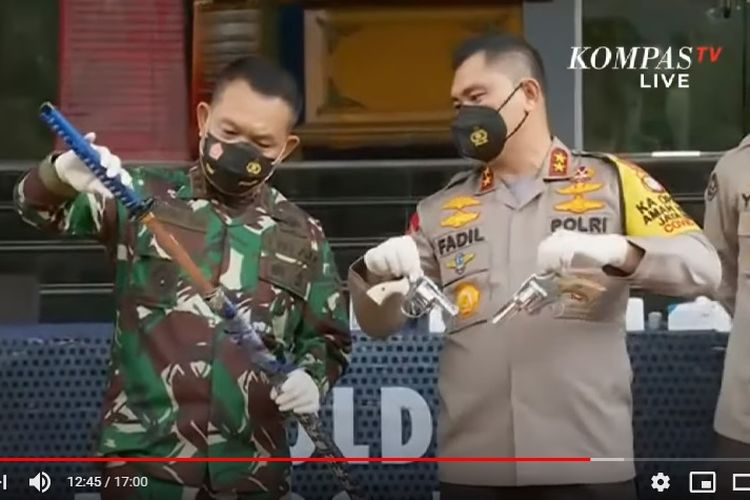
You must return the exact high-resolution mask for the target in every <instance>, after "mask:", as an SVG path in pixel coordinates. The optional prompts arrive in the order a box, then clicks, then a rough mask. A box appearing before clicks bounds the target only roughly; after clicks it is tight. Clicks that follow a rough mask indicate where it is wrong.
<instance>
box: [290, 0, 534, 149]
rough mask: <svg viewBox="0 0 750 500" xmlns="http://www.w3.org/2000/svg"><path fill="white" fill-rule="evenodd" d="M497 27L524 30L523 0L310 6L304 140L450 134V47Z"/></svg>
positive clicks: (347, 141)
mask: <svg viewBox="0 0 750 500" xmlns="http://www.w3.org/2000/svg"><path fill="white" fill-rule="evenodd" d="M422 3H423V4H426V3H427V2H422ZM435 3H436V4H437V5H435ZM492 30H495V31H504V32H511V33H516V34H520V33H521V31H522V20H521V4H520V2H519V3H510V4H507V3H506V4H500V5H495V6H481V5H480V6H477V5H474V6H450V5H449V3H448V2H433V5H429V6H428V5H410V6H405V7H398V6H391V7H389V6H385V7H383V6H378V7H375V6H358V7H351V6H348V7H346V6H342V7H336V6H333V7H326V8H308V9H305V12H304V50H305V65H304V67H305V101H306V113H305V123H304V125H303V126H302V127H301V128H300V132H301V135H302V136H303V139H304V141H305V142H306V143H308V144H310V143H321V144H325V145H328V146H348V145H363V144H386V143H387V144H402V143H419V142H422V143H425V142H427V143H432V142H445V141H448V140H449V122H450V118H451V116H452V109H451V105H450V97H449V90H450V83H451V78H452V68H451V54H452V51H453V48H454V47H455V46H456V45H457V44H458V43H459V42H460V41H461V40H462V39H464V38H467V37H469V36H471V35H472V34H477V33H482V32H486V31H492Z"/></svg>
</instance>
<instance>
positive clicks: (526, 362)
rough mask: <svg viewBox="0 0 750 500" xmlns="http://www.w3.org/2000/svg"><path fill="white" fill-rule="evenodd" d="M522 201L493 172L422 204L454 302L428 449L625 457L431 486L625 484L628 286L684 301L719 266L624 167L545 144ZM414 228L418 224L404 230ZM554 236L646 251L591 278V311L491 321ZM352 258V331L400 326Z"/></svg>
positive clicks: (480, 467) (452, 473)
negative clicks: (624, 273)
mask: <svg viewBox="0 0 750 500" xmlns="http://www.w3.org/2000/svg"><path fill="white" fill-rule="evenodd" d="M533 194H534V196H533V197H531V199H530V200H526V202H525V203H524V204H519V203H518V202H517V201H516V199H515V198H514V196H513V195H512V194H511V192H510V191H509V190H508V188H507V187H506V186H505V184H504V183H503V182H502V181H500V179H494V178H493V175H492V173H491V170H488V169H485V170H483V171H481V172H474V173H464V174H461V175H459V176H457V177H455V178H454V179H453V180H452V181H451V182H450V183H449V184H448V185H447V186H446V187H445V188H444V189H443V190H441V191H439V192H438V193H436V194H434V195H432V196H430V197H429V198H427V199H425V200H423V201H422V202H421V203H419V205H418V207H417V217H416V218H417V219H418V227H415V228H414V229H415V231H414V232H413V233H412V235H413V237H414V238H415V240H416V242H417V246H418V248H419V251H420V254H421V261H422V267H423V269H424V271H425V273H426V275H428V276H429V277H431V278H432V279H434V280H436V281H437V282H438V283H439V284H441V285H442V286H443V287H444V290H445V292H446V293H447V295H448V296H449V297H451V298H453V300H455V302H456V304H457V305H458V307H459V310H460V313H459V316H458V318H456V319H455V321H453V324H452V325H451V326H450V327H449V334H448V335H446V337H445V344H444V346H443V349H442V351H441V355H440V366H439V382H438V385H439V387H438V389H439V397H440V407H439V421H438V447H439V453H440V455H441V456H445V457H473V456H477V457H514V456H515V457H540V456H544V457H609V458H611V457H623V458H625V459H626V461H624V462H607V463H553V464H550V463H532V462H524V463H476V462H473V463H458V462H446V463H441V464H440V467H439V476H440V480H441V481H444V482H450V483H459V484H473V485H542V484H575V483H603V482H618V481H624V480H627V479H629V478H632V477H633V476H634V467H633V464H632V462H631V461H630V460H629V459H630V458H632V456H633V433H632V422H631V420H632V396H631V389H630V384H631V367H630V359H629V357H628V352H627V349H626V345H625V309H626V305H627V300H628V288H629V286H631V285H639V286H643V287H646V288H648V289H650V290H653V291H656V292H661V293H666V294H672V295H683V296H694V295H698V294H703V293H709V292H711V290H712V289H713V288H714V287H715V286H716V285H718V281H719V261H718V258H717V257H716V254H715V251H714V250H713V248H712V247H711V245H710V244H709V243H708V242H707V240H706V238H705V237H704V235H703V234H702V232H701V231H700V229H699V227H698V226H697V225H696V224H695V223H694V222H693V221H692V220H691V219H690V218H689V217H688V216H687V215H686V214H685V213H684V212H683V211H682V210H681V208H680V207H679V206H678V205H677V204H676V203H675V202H674V201H673V200H672V198H671V197H670V196H669V194H668V193H666V192H665V191H664V189H663V188H662V186H661V185H660V184H659V183H658V182H656V181H655V180H654V179H653V178H651V177H650V176H648V175H647V174H646V173H645V172H644V171H643V170H641V169H640V168H638V167H637V166H635V165H633V164H632V163H628V162H625V161H623V160H619V159H617V158H614V157H605V156H599V157H597V156H591V155H586V154H573V153H571V152H570V151H569V150H568V149H567V148H566V147H565V146H564V145H563V144H562V143H561V142H559V141H557V140H555V141H554V143H553V145H552V147H551V149H550V151H549V154H548V157H547V159H546V160H545V162H544V164H543V165H542V167H541V168H540V171H539V174H538V176H537V178H536V180H535V188H534V193H533ZM414 226H417V224H414ZM558 228H565V229H570V230H575V231H580V232H584V233H589V234H605V233H618V234H627V235H628V236H629V240H630V241H631V242H632V243H633V244H635V245H636V246H638V247H640V248H642V249H643V250H644V251H645V254H644V257H643V260H642V262H641V263H640V265H639V267H638V268H637V270H636V271H635V273H634V274H633V275H631V276H628V277H627V278H615V277H611V276H608V275H605V274H604V273H603V272H602V271H601V270H595V271H591V273H592V274H591V275H590V277H592V278H593V279H596V280H597V281H599V282H600V283H602V284H604V285H606V287H607V291H606V292H605V293H604V294H603V295H601V296H600V297H599V298H598V299H597V300H596V301H594V302H592V303H581V302H576V301H575V300H573V299H572V298H570V299H566V300H565V301H564V302H563V303H562V304H561V306H562V307H561V308H559V310H554V309H553V308H548V309H546V310H544V311H543V312H542V313H540V314H539V315H536V316H528V315H523V314H521V315H517V316H516V317H514V318H513V319H511V320H509V321H507V322H503V323H500V324H498V325H492V324H491V323H489V322H488V319H489V318H490V317H491V316H492V315H493V313H495V312H496V311H497V309H498V308H499V306H500V305H501V304H503V303H505V302H506V301H507V300H508V299H510V297H511V296H512V294H513V293H514V292H515V291H516V289H517V288H518V286H519V285H520V284H521V283H522V282H523V281H524V280H525V279H527V278H528V277H529V276H530V275H531V274H532V273H534V272H535V271H536V270H537V269H536V255H537V247H538V246H539V243H540V242H541V241H542V240H543V239H544V238H545V237H547V236H549V235H550V234H551V233H552V232H553V231H555V230H556V229H558ZM375 283H377V280H376V279H373V277H371V276H367V271H366V268H365V267H364V263H363V261H362V259H360V260H359V261H358V262H356V263H355V264H354V265H353V266H352V269H351V270H350V274H349V284H350V290H351V297H352V301H353V306H354V311H355V314H356V317H357V319H358V321H359V324H360V326H361V328H362V329H363V330H364V331H365V332H366V333H369V334H370V335H372V336H377V337H383V336H385V335H387V334H390V333H392V332H394V331H395V330H397V329H398V328H400V327H401V326H402V325H403V323H404V318H403V316H402V315H401V313H400V311H399V306H400V302H401V301H400V300H399V298H394V297H393V296H392V297H391V298H390V300H387V301H385V302H384V303H382V304H381V305H380V306H378V305H377V304H376V303H375V302H374V301H373V300H371V299H370V297H368V296H367V295H366V293H365V292H366V290H367V289H368V287H369V286H371V285H373V284H375Z"/></svg>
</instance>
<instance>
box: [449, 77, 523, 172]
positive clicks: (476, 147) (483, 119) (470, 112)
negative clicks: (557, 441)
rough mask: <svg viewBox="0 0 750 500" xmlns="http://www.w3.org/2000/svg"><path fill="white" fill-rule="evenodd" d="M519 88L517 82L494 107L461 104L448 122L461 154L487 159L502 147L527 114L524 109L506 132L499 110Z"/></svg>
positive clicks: (519, 85) (519, 126)
mask: <svg viewBox="0 0 750 500" xmlns="http://www.w3.org/2000/svg"><path fill="white" fill-rule="evenodd" d="M520 88H521V84H518V85H517V86H516V88H514V89H513V91H512V92H511V93H510V95H509V96H508V97H507V98H506V99H505V100H504V101H503V103H502V104H501V105H500V107H498V108H491V107H489V106H461V109H459V110H458V115H457V116H456V118H455V119H454V120H453V125H452V126H451V131H452V132H453V140H454V142H455V143H456V148H457V149H458V153H459V154H460V155H461V156H463V157H464V158H471V159H474V160H480V161H482V162H484V163H487V162H489V161H491V160H492V159H494V158H496V157H497V156H498V155H499V154H500V153H501V152H502V151H503V148H504V147H505V143H506V142H507V140H508V139H509V138H510V137H512V136H513V134H515V133H516V132H517V131H518V129H519V128H521V125H523V123H524V122H525V121H526V117H527V116H529V113H528V111H527V112H526V114H525V115H524V117H523V119H522V120H521V122H520V123H519V124H518V125H517V126H516V128H514V129H513V131H512V132H511V133H510V134H508V126H507V125H506V124H505V120H504V119H503V116H502V115H501V114H500V110H501V109H503V107H504V106H505V105H506V104H507V103H508V101H510V98H511V97H513V94H515V93H516V91H517V90H518V89H520Z"/></svg>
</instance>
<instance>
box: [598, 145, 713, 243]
mask: <svg viewBox="0 0 750 500" xmlns="http://www.w3.org/2000/svg"><path fill="white" fill-rule="evenodd" d="M607 157H608V158H609V159H610V160H611V161H612V162H613V163H614V164H615V165H617V170H618V173H619V175H620V180H621V184H622V198H623V204H624V206H623V210H625V234H626V235H627V236H676V235H678V234H682V233H687V232H690V231H697V230H700V227H698V224H696V223H695V221H693V219H691V218H690V216H689V215H688V214H686V213H685V211H684V210H683V209H682V207H680V205H679V204H678V203H677V202H676V201H674V199H672V196H671V195H670V194H669V193H668V192H667V190H666V189H664V187H663V186H662V185H661V184H659V182H658V181H657V180H656V179H654V178H653V177H651V176H650V175H649V174H648V172H646V171H645V170H643V169H642V168H641V167H639V166H638V165H636V164H634V163H631V162H629V161H626V160H623V159H621V158H617V157H616V156H614V155H607Z"/></svg>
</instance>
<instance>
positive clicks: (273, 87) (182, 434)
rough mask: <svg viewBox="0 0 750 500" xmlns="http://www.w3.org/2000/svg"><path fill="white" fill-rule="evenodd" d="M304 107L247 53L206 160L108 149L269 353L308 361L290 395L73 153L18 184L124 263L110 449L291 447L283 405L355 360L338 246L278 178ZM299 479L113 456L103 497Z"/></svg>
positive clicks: (277, 73)
mask: <svg viewBox="0 0 750 500" xmlns="http://www.w3.org/2000/svg"><path fill="white" fill-rule="evenodd" d="M300 100H301V99H300V97H299V94H298V91H297V88H296V85H295V83H294V81H293V79H292V78H291V77H290V76H289V75H288V74H286V73H285V72H283V70H281V69H279V68H277V67H276V66H274V65H272V64H271V63H269V62H267V61H264V60H262V59H258V58H244V59H240V60H238V61H235V62H234V63H232V64H230V65H229V66H228V67H227V68H225V69H224V71H223V72H222V73H221V74H220V75H219V77H218V80H217V83H216V88H215V90H214V95H213V100H212V102H211V103H210V104H209V103H201V104H199V105H198V108H197V114H198V123H199V127H200V136H201V139H200V152H201V155H200V160H199V162H198V164H197V165H195V166H192V167H188V168H137V169H134V170H132V171H130V172H128V171H125V170H123V169H122V168H121V166H120V160H119V159H118V158H117V157H116V156H114V155H113V154H111V153H110V152H109V150H108V149H107V148H104V147H101V146H94V147H95V148H96V149H97V150H98V151H99V153H100V155H101V159H102V161H101V162H102V165H104V166H105V167H106V168H107V175H109V176H110V177H119V178H120V180H122V181H123V182H124V183H126V184H129V185H131V186H132V187H133V188H134V189H135V190H136V191H137V192H139V193H140V194H141V195H143V196H144V197H146V196H152V197H154V198H155V199H156V200H157V204H156V208H155V209H154V210H155V214H156V217H157V218H158V219H159V220H160V221H161V222H162V223H163V224H164V225H165V226H166V227H167V229H168V230H169V231H170V232H171V233H172V234H173V235H174V236H175V237H176V239H177V240H178V241H180V242H181V243H182V244H183V246H184V247H185V249H186V251H187V253H188V254H189V255H190V256H191V257H192V259H193V260H194V261H195V262H196V264H197V265H198V267H199V268H200V270H201V271H202V272H203V275H204V277H205V278H207V279H208V280H210V281H211V282H212V283H214V284H216V285H220V286H221V287H223V288H224V289H225V290H226V291H227V292H228V294H229V295H230V296H231V297H233V298H234V299H235V303H236V304H237V305H238V308H239V311H240V314H242V315H244V316H245V317H246V318H247V319H248V321H249V322H250V323H251V324H252V325H253V327H255V328H256V329H257V331H258V333H259V334H260V335H261V336H262V338H263V340H264V342H265V344H266V346H267V347H268V348H269V350H270V351H271V352H272V353H273V354H274V355H276V356H277V357H278V358H279V360H283V359H284V357H285V356H288V357H289V358H291V361H293V362H294V363H295V364H296V366H297V367H298V369H297V370H295V371H294V372H292V373H291V374H290V376H289V378H288V380H287V381H286V383H285V384H284V385H283V386H282V388H281V391H276V390H275V389H272V388H271V386H270V384H269V381H268V378H267V376H266V374H265V373H263V372H261V371H260V370H259V369H258V367H257V366H256V365H254V364H253V363H251V362H250V361H249V357H248V354H247V352H246V351H245V348H244V346H239V345H238V344H237V343H235V342H233V341H232V339H230V338H229V337H228V335H227V334H226V333H225V331H224V328H223V323H222V320H221V318H219V317H218V316H217V315H215V314H214V313H213V312H212V311H211V310H210V309H209V307H208V306H207V305H206V303H205V301H204V300H203V299H202V298H201V296H200V295H199V294H198V293H197V292H196V289H195V287H194V285H193V284H192V283H191V282H190V280H189V279H188V277H187V276H186V274H185V273H184V271H183V270H182V269H180V267H179V266H178V264H177V263H176V262H175V261H174V260H173V259H172V257H171V256H170V255H168V254H167V253H165V252H164V250H163V249H162V248H161V247H160V246H159V245H158V244H157V242H156V240H155V239H154V237H153V235H152V234H151V233H150V232H149V231H148V230H147V229H146V228H145V227H144V226H143V225H142V224H140V223H137V222H132V221H130V220H129V219H128V214H127V213H126V212H125V210H124V209H123V207H122V206H121V205H118V204H117V203H116V202H115V201H114V200H113V198H112V197H111V195H110V194H109V192H108V191H107V190H106V189H105V188H104V187H103V186H102V185H101V183H100V182H99V181H98V180H97V179H96V178H94V177H93V176H92V175H91V174H90V173H89V171H88V170H87V169H86V168H85V166H84V165H83V164H82V163H81V162H80V161H79V160H78V159H77V158H76V157H75V155H74V154H73V153H72V152H70V151H68V152H65V153H63V154H61V155H54V154H53V155H51V156H50V157H49V158H47V159H46V160H44V161H43V162H42V163H41V165H39V166H38V167H37V168H34V169H32V170H31V171H30V172H29V173H28V174H27V175H26V176H25V177H23V179H21V181H20V182H19V183H18V186H17V187H16V190H15V199H16V205H17V208H18V211H19V213H20V214H21V216H22V217H23V218H24V219H26V220H27V221H28V222H29V223H31V224H33V225H35V226H37V227H39V228H42V229H48V230H52V231H55V232H58V233H62V234H65V235H70V236H80V237H94V238H97V239H98V240H100V241H101V242H102V243H104V244H105V245H106V246H107V248H108V249H109V252H110V255H111V256H112V258H113V259H114V261H115V265H116V273H115V297H116V303H117V321H116V329H115V335H114V341H113V348H112V357H111V363H110V374H109V384H108V388H107V390H106V394H105V397H104V404H103V415H102V418H103V422H102V429H101V437H100V439H99V443H98V452H99V454H101V455H105V456H113V457H181V458H182V457H194V458H203V457H243V458H244V457H286V456H289V446H288V443H287V439H286V434H285V427H284V417H283V415H282V412H285V411H292V412H295V413H312V412H317V410H318V408H319V401H320V399H321V397H322V396H323V395H325V394H326V393H327V392H328V390H329V388H330V386H331V385H332V384H333V383H334V382H335V381H336V379H337V378H338V377H340V376H341V374H342V372H343V371H344V369H345V368H346V366H347V362H348V355H349V353H350V350H351V338H350V333H349V330H348V326H347V325H348V321H347V317H346V311H345V307H344V303H343V301H342V295H341V289H340V282H339V279H338V274H337V271H336V268H335V264H334V260H333V255H332V252H331V248H330V246H329V244H328V242H327V241H326V239H325V237H324V235H323V231H322V229H321V228H320V226H319V225H318V224H317V222H316V221H314V220H313V219H311V218H310V217H309V216H308V215H307V214H306V213H304V212H303V211H302V210H300V209H299V208H297V207H296V206H295V205H293V204H292V203H290V202H289V201H287V200H286V199H285V198H284V197H283V196H282V195H281V194H280V193H279V192H277V191H276V190H274V189H273V188H271V187H270V186H269V185H268V184H267V182H266V181H267V180H268V178H269V177H270V176H271V174H272V172H273V171H274V169H275V167H276V165H277V164H278V163H279V162H280V161H281V160H283V159H284V158H285V157H286V156H287V155H289V153H290V152H291V151H292V150H293V149H294V147H296V145H297V144H298V142H299V139H298V138H297V137H296V136H293V135H290V134H291V128H292V126H293V125H294V123H295V121H296V119H297V116H298V112H299V108H300ZM87 138H88V139H89V140H90V141H91V142H92V143H93V141H94V139H95V137H94V135H93V134H89V135H88V136H87ZM289 473H290V464H289V463H288V462H211V463H206V462H153V463H130V464H124V463H122V462H119V463H117V462H110V463H108V467H107V473H106V474H107V476H109V477H110V478H111V479H112V480H111V481H110V483H109V487H108V488H106V489H104V490H103V491H102V494H103V498H105V499H115V498H117V499H119V498H158V499H164V500H169V499H175V500H177V499H187V498H190V499H194V498H198V499H205V498H218V497H219V496H217V495H220V498H251V499H272V498H273V499H275V498H282V497H285V496H286V495H288V492H289ZM135 475H138V476H140V475H146V476H148V487H145V488H144V487H140V488H135V487H123V483H125V482H126V480H115V479H114V478H117V477H121V476H131V477H132V476H135ZM118 484H119V487H118Z"/></svg>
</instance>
